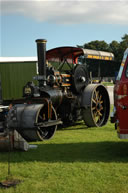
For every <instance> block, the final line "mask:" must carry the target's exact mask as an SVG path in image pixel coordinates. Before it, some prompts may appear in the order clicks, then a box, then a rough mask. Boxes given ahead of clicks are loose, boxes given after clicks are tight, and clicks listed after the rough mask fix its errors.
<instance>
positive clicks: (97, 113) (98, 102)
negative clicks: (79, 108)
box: [91, 88, 105, 125]
mask: <svg viewBox="0 0 128 193" xmlns="http://www.w3.org/2000/svg"><path fill="white" fill-rule="evenodd" d="M97 89H98V88H97ZM97 89H96V90H94V93H93V96H92V105H91V111H92V116H93V119H94V121H95V123H96V124H97V125H100V124H101V122H102V121H103V118H104V114H105V109H104V96H103V94H102V93H101V92H100V90H97Z"/></svg>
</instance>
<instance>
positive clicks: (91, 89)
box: [82, 84, 110, 127]
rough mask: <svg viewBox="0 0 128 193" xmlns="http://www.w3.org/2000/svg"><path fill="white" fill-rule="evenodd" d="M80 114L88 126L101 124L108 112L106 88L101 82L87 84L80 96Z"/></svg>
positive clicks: (105, 120)
mask: <svg viewBox="0 0 128 193" xmlns="http://www.w3.org/2000/svg"><path fill="white" fill-rule="evenodd" d="M82 97H83V98H82V107H83V108H82V116H83V120H84V122H85V124H86V125H87V126H89V127H93V126H97V127H100V126H103V125H105V124H106V123H107V121H108V118H109V112H110V100H109V95H108V92H107V89H106V88H105V87H104V86H103V85H101V84H98V85H96V84H90V85H88V86H87V87H86V88H85V90H84V93H83V96H82Z"/></svg>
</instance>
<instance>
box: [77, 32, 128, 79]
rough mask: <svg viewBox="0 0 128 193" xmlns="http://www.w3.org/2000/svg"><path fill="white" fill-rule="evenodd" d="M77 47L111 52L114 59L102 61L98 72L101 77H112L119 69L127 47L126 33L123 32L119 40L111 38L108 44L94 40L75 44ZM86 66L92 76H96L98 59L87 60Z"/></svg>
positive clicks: (127, 35)
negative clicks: (81, 44)
mask: <svg viewBox="0 0 128 193" xmlns="http://www.w3.org/2000/svg"><path fill="white" fill-rule="evenodd" d="M77 47H80V48H85V49H93V50H100V51H107V52H112V53H113V54H114V56H115V58H114V61H113V62H108V61H107V62H106V61H102V62H101V64H100V74H101V76H102V77H113V76H115V74H116V73H117V72H118V70H119V67H120V64H121V61H122V58H123V54H124V51H125V49H126V48H128V34H125V35H124V36H123V37H122V38H121V41H120V42H118V41H116V40H113V41H112V42H111V43H109V44H108V43H106V42H105V41H99V40H95V41H91V42H89V43H85V44H84V45H83V46H80V45H77ZM87 67H88V70H89V71H91V72H92V74H93V76H98V73H99V72H98V69H99V61H96V60H88V61H87Z"/></svg>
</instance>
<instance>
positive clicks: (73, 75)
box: [4, 39, 114, 141]
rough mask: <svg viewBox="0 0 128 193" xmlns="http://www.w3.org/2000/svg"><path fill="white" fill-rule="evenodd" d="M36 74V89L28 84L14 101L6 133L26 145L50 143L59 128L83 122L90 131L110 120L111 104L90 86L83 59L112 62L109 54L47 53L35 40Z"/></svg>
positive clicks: (100, 87)
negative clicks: (14, 132) (18, 136)
mask: <svg viewBox="0 0 128 193" xmlns="http://www.w3.org/2000/svg"><path fill="white" fill-rule="evenodd" d="M36 42H37V53H38V72H39V74H38V75H37V76H36V77H34V79H35V80H36V81H37V85H35V84H34V83H33V82H32V81H29V82H28V83H27V84H26V85H25V86H24V88H23V98H21V99H14V100H13V101H4V104H5V105H6V104H7V105H9V104H10V103H12V108H10V110H9V112H8V115H7V119H6V122H7V126H8V128H9V129H11V130H12V129H15V130H17V131H18V132H19V133H20V134H21V136H22V137H23V138H24V139H26V140H27V141H37V140H47V139H50V138H51V137H52V136H53V135H54V133H55V131H56V129H57V126H58V125H59V124H63V125H64V124H66V125H68V124H71V123H74V122H76V121H77V120H84V122H85V124H86V125H87V126H89V127H101V126H103V125H105V124H106V123H107V121H108V118H109V112H110V100H109V95H108V92H107V89H106V88H105V87H104V86H103V85H102V84H92V83H91V81H90V78H89V76H88V71H87V66H86V62H85V59H86V58H89V59H95V60H99V62H100V61H103V60H107V61H111V60H113V57H114V56H113V54H112V53H108V52H102V51H96V50H88V49H82V48H77V47H69V46H68V47H59V48H54V49H51V50H48V51H46V40H44V39H43V40H42V39H41V40H36Z"/></svg>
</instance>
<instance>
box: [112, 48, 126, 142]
mask: <svg viewBox="0 0 128 193" xmlns="http://www.w3.org/2000/svg"><path fill="white" fill-rule="evenodd" d="M111 122H112V123H115V129H116V130H117V133H118V136H119V138H121V139H128V48H127V49H126V51H125V52H124V56H123V60H122V63H121V66H120V69H119V72H118V76H117V78H116V81H115V86H114V110H113V113H112V115H111Z"/></svg>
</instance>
